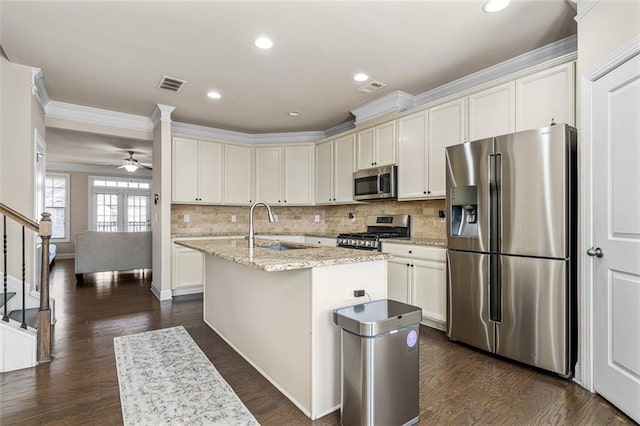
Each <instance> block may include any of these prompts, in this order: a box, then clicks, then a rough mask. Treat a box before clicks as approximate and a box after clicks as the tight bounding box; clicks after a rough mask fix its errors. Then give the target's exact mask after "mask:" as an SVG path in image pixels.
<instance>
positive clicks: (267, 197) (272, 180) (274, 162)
mask: <svg viewBox="0 0 640 426" xmlns="http://www.w3.org/2000/svg"><path fill="white" fill-rule="evenodd" d="M255 188H256V201H258V200H259V201H266V202H267V203H269V204H281V203H283V202H284V199H283V197H282V147H280V146H267V147H258V148H256V183H255Z"/></svg>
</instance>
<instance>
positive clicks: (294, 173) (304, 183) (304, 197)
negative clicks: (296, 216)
mask: <svg viewBox="0 0 640 426" xmlns="http://www.w3.org/2000/svg"><path fill="white" fill-rule="evenodd" d="M283 174H284V187H283V193H284V203H285V204H287V205H291V204H294V205H295V204H297V205H301V204H304V205H306V204H313V201H314V191H313V187H314V176H315V173H314V145H288V146H285V147H284V173H283Z"/></svg>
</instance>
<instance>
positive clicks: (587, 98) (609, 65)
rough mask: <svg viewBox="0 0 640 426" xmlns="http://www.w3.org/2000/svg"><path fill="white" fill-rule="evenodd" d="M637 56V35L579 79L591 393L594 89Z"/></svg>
mask: <svg viewBox="0 0 640 426" xmlns="http://www.w3.org/2000/svg"><path fill="white" fill-rule="evenodd" d="M637 55H640V36H637V37H635V38H633V39H631V40H629V41H628V42H627V43H625V44H624V45H623V46H621V47H620V48H619V49H617V50H615V51H614V52H612V53H611V54H610V55H609V56H607V57H606V58H605V59H603V60H602V61H601V62H599V63H597V64H595V65H594V66H593V67H591V68H590V69H589V70H587V71H586V72H585V73H583V75H582V78H581V88H582V90H581V97H580V99H581V100H580V111H581V117H582V118H581V123H580V124H581V128H582V135H581V140H582V142H581V155H580V162H581V164H582V167H581V171H580V185H579V186H580V187H581V188H583V189H582V192H581V194H580V195H581V199H582V202H581V204H580V211H581V216H580V220H581V222H582V227H581V229H580V232H581V238H580V240H581V241H582V247H581V248H580V249H581V250H580V251H579V253H580V256H581V258H582V259H583V262H582V268H581V272H582V280H581V282H580V294H581V298H580V301H579V303H580V305H581V306H582V307H583V308H584V309H583V310H582V315H581V316H580V320H581V324H582V333H581V335H580V336H579V340H580V342H582V343H581V345H580V350H581V354H580V355H581V364H582V365H581V367H582V368H581V372H582V377H580V383H581V384H582V386H584V387H585V388H587V389H588V390H590V391H591V392H594V391H595V390H594V387H593V381H594V380H593V319H594V318H593V259H592V258H591V257H587V256H586V255H585V254H584V251H585V249H586V248H587V247H591V246H592V243H593V175H592V171H593V167H592V165H593V143H594V136H593V132H594V130H593V90H594V89H593V86H594V84H595V82H596V81H597V80H598V79H600V78H601V77H603V76H604V75H606V74H607V73H609V72H611V71H612V70H614V69H615V68H617V67H619V66H620V65H622V64H623V63H624V62H626V61H628V60H630V59H632V58H633V57H635V56H637Z"/></svg>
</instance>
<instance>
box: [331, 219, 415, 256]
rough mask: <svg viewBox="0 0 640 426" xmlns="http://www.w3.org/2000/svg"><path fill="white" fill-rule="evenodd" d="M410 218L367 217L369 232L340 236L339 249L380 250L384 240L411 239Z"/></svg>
mask: <svg viewBox="0 0 640 426" xmlns="http://www.w3.org/2000/svg"><path fill="white" fill-rule="evenodd" d="M410 222H411V220H410V217H409V215H408V214H396V215H387V216H367V221H366V223H367V232H357V233H354V234H340V235H338V240H337V245H338V247H347V248H355V249H361V250H378V251H380V250H381V248H382V243H381V241H380V240H381V239H383V238H409V237H410V236H411V230H410Z"/></svg>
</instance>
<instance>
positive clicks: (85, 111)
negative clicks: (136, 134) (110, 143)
mask: <svg viewBox="0 0 640 426" xmlns="http://www.w3.org/2000/svg"><path fill="white" fill-rule="evenodd" d="M45 111H46V113H47V118H59V119H64V120H71V121H79V122H81V123H89V124H97V125H101V126H111V127H118V128H121V129H127V130H135V131H141V132H149V133H151V132H153V123H152V122H151V119H150V118H149V117H143V116H140V115H133V114H127V113H124V112H117V111H110V110H106V109H101V108H93V107H88V106H83V105H75V104H68V103H65V102H58V101H50V102H49V103H47V106H46V108H45Z"/></svg>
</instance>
